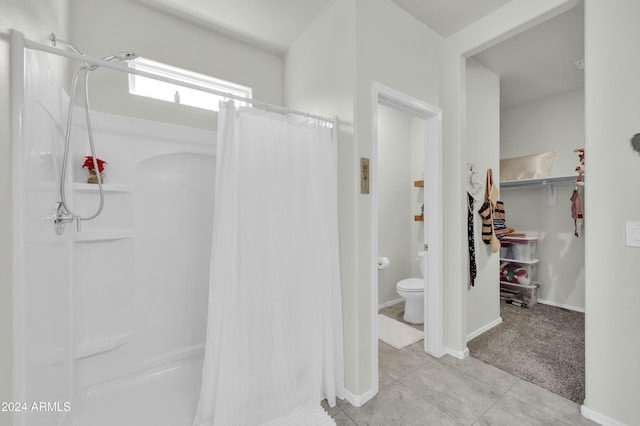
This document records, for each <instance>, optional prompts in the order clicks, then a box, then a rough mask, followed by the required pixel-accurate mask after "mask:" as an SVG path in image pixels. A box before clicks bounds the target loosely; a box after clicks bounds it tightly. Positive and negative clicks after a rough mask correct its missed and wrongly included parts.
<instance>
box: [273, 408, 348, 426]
mask: <svg viewBox="0 0 640 426" xmlns="http://www.w3.org/2000/svg"><path fill="white" fill-rule="evenodd" d="M335 424H336V422H335V420H333V419H332V418H331V416H330V415H329V414H328V413H327V412H326V411H325V410H324V408H322V407H321V406H320V405H318V406H316V407H302V406H301V407H298V408H296V409H295V410H293V411H292V412H290V413H288V414H286V415H284V416H282V417H278V418H277V419H273V420H271V421H269V422H267V423H262V425H261V426H285V425H286V426H297V425H314V426H325V425H326V426H329V425H333V426H335Z"/></svg>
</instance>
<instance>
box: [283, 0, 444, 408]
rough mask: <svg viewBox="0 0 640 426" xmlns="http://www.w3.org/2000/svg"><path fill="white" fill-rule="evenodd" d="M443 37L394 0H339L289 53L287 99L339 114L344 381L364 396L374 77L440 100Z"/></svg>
mask: <svg viewBox="0 0 640 426" xmlns="http://www.w3.org/2000/svg"><path fill="white" fill-rule="evenodd" d="M441 42H442V39H441V38H440V36H438V35H437V34H436V33H434V32H433V31H432V30H430V29H429V28H427V27H426V26H425V25H423V24H422V23H420V22H419V21H418V20H416V19H415V18H413V17H412V16H410V15H408V14H407V13H406V12H404V11H403V10H402V9H400V8H399V7H398V6H396V5H395V4H394V3H392V2H391V1H389V0H366V1H364V0H347V1H344V0H334V1H332V2H331V3H330V4H329V5H328V6H327V8H326V9H325V10H324V11H323V12H322V13H321V14H320V16H319V17H318V18H317V19H316V20H315V21H314V22H313V23H312V24H311V26H310V27H309V28H307V30H306V31H305V32H304V33H303V34H302V36H301V37H300V38H299V39H298V40H297V41H296V42H295V43H294V45H293V46H292V47H291V49H290V50H289V52H288V53H287V57H286V60H285V101H286V103H287V105H290V106H292V107H295V108H303V109H305V110H308V111H314V112H319V113H324V114H338V115H339V117H340V135H339V140H338V146H339V163H338V166H339V173H338V176H339V185H340V188H339V197H340V198H339V209H340V211H339V214H340V250H341V267H342V287H343V288H342V295H343V307H344V327H345V329H344V340H345V386H346V388H347V390H348V392H350V393H351V394H353V395H355V396H356V397H360V396H362V398H364V400H366V398H369V397H371V396H373V391H374V389H375V384H374V383H373V382H372V378H373V375H374V371H373V368H374V365H375V359H376V357H377V342H375V341H374V339H373V335H374V333H373V327H374V325H375V321H374V320H375V315H374V313H375V309H376V306H374V300H375V298H376V297H375V296H376V295H377V289H375V288H373V286H372V274H373V273H374V271H376V264H375V258H374V255H373V250H372V239H371V235H372V226H373V224H372V214H373V206H372V202H371V196H370V195H362V194H360V193H359V188H360V181H359V179H360V177H359V172H358V171H359V158H360V157H367V158H371V155H372V128H373V124H372V123H373V112H372V108H373V99H372V92H373V82H374V81H377V82H380V83H382V84H384V85H385V86H388V87H392V88H394V89H396V90H399V91H402V92H404V93H407V94H409V95H411V96H413V97H415V98H418V99H421V100H423V101H425V102H428V103H430V104H433V105H438V97H439V90H438V89H439V86H438V81H439V67H438V63H439V58H440V49H441ZM398 46H402V48H401V49H400V48H398ZM309 52H313V53H314V54H313V55H310V54H309ZM354 122H355V123H357V126H356V127H355V128H354V127H353V126H354ZM376 273H377V272H376Z"/></svg>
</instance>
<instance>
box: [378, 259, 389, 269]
mask: <svg viewBox="0 0 640 426" xmlns="http://www.w3.org/2000/svg"><path fill="white" fill-rule="evenodd" d="M389 266H391V261H390V260H389V258H388V257H381V258H379V259H378V269H387V268H388V267H389Z"/></svg>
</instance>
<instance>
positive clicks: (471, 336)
mask: <svg viewBox="0 0 640 426" xmlns="http://www.w3.org/2000/svg"><path fill="white" fill-rule="evenodd" d="M500 323H502V317H498V318H496V319H495V320H493V321H491V322H490V323H489V324H485V325H483V326H482V327H480V328H479V329H477V330H476V331H474V332H472V333H469V334H467V342H468V341H469V340H471V339H474V338H476V337H478V336H479V335H481V334H482V333H484V332H485V331H488V330H491V329H492V328H493V327H495V326H496V325H498V324H500Z"/></svg>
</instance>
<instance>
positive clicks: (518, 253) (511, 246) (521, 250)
mask: <svg viewBox="0 0 640 426" xmlns="http://www.w3.org/2000/svg"><path fill="white" fill-rule="evenodd" d="M537 243H538V239H537V238H535V237H523V238H515V237H502V239H501V240H500V257H502V258H504V259H511V260H525V261H531V260H535V258H536V246H537Z"/></svg>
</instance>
